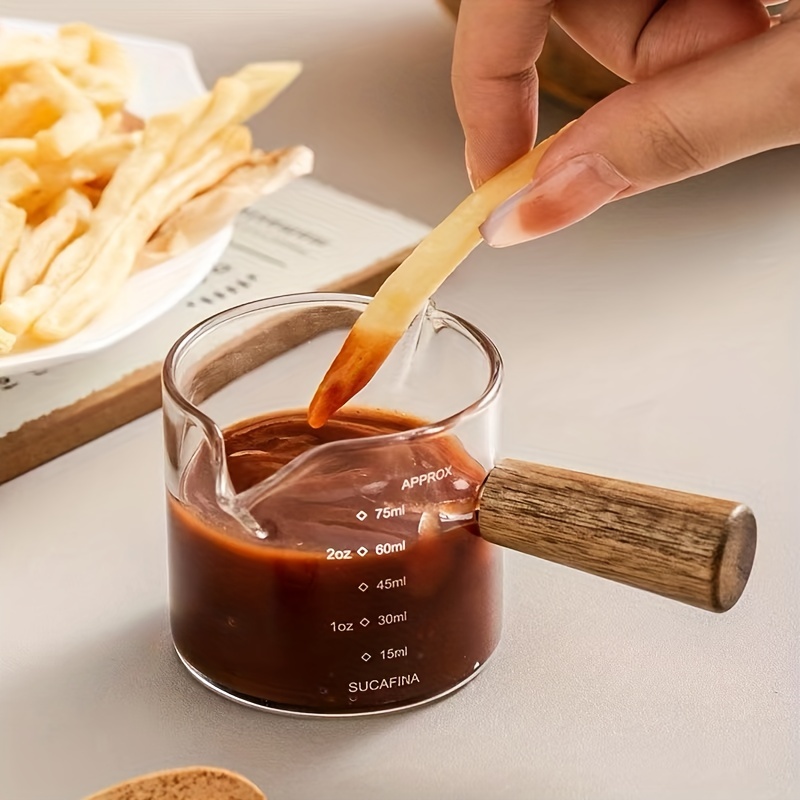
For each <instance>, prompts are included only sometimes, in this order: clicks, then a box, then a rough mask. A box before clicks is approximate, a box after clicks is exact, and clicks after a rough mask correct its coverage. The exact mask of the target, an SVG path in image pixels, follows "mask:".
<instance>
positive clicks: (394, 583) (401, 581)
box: [375, 575, 406, 589]
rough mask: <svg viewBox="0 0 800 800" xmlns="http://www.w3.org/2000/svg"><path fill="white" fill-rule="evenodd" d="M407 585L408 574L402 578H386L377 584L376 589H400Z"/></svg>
mask: <svg viewBox="0 0 800 800" xmlns="http://www.w3.org/2000/svg"><path fill="white" fill-rule="evenodd" d="M405 585H406V576H405V575H403V577H402V578H384V579H383V580H380V581H378V582H377V583H376V584H375V588H376V589H400V588H402V587H403V586H405Z"/></svg>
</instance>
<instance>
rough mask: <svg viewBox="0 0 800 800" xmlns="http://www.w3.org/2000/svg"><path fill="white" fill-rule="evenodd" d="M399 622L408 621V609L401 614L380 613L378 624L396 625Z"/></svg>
mask: <svg viewBox="0 0 800 800" xmlns="http://www.w3.org/2000/svg"><path fill="white" fill-rule="evenodd" d="M398 622H408V613H407V612H406V611H401V612H400V613H399V614H378V625H396V624H397V623H398Z"/></svg>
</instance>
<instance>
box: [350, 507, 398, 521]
mask: <svg viewBox="0 0 800 800" xmlns="http://www.w3.org/2000/svg"><path fill="white" fill-rule="evenodd" d="M360 513H363V512H360ZM405 513H406V507H405V505H402V506H382V507H381V508H376V509H375V519H391V518H392V517H402V516H403V514H405Z"/></svg>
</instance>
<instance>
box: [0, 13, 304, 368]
mask: <svg viewBox="0 0 800 800" xmlns="http://www.w3.org/2000/svg"><path fill="white" fill-rule="evenodd" d="M299 72H300V65H299V64H296V63H294V62H277V63H265V64H250V65H247V66H246V67H244V68H243V69H241V70H240V71H239V72H237V73H236V74H234V75H232V76H230V77H226V78H221V79H220V80H219V81H217V83H216V85H215V86H214V88H213V90H212V91H210V92H208V93H206V94H205V95H203V96H201V97H197V98H194V99H193V100H191V101H189V102H187V103H186V104H184V105H183V106H182V107H180V108H178V109H176V110H174V111H171V112H167V113H164V114H160V115H158V116H155V117H152V118H150V119H148V120H141V119H139V118H138V117H136V116H135V115H133V114H131V113H130V112H129V111H128V110H127V109H126V108H125V103H126V102H127V98H128V96H129V93H130V90H131V87H132V83H133V81H132V70H131V67H130V64H129V63H128V60H127V58H126V57H125V53H124V51H123V50H122V48H121V47H120V46H119V45H118V44H117V43H115V42H114V41H113V40H112V39H111V38H109V37H107V36H105V35H103V34H101V33H99V32H98V31H95V30H94V29H93V28H91V27H90V26H88V25H83V24H80V23H77V24H73V25H65V26H63V27H62V28H61V29H59V31H58V34H57V35H56V36H55V37H54V38H51V39H45V38H42V37H37V36H29V35H23V36H19V35H17V36H13V35H12V37H10V38H9V37H4V36H3V34H2V31H0V355H2V354H3V353H7V352H10V351H11V350H12V348H14V347H15V346H16V345H17V344H18V343H20V342H24V344H25V346H26V347H29V346H32V345H35V344H37V343H41V342H44V341H55V340H59V339H63V338H66V337H68V336H71V335H72V334H74V333H75V332H77V331H78V330H80V329H81V328H82V327H84V326H85V325H86V324H87V323H88V322H90V321H91V320H92V319H93V318H94V317H95V316H96V315H97V314H98V313H100V312H101V311H102V310H103V309H104V308H105V307H106V306H108V305H109V304H110V303H111V302H113V300H114V298H115V296H116V295H117V293H118V292H119V291H120V290H121V288H122V287H123V285H124V283H125V281H126V280H127V278H128V277H129V275H130V273H131V272H132V271H134V269H137V268H139V269H140V268H142V267H144V266H147V265H153V264H157V263H158V262H160V261H164V260H166V259H167V258H171V257H172V256H174V255H176V254H177V253H180V252H182V251H184V250H186V249H188V248H190V247H193V246H195V245H196V244H199V243H200V242H201V241H202V240H203V239H206V238H208V237H210V236H211V235H213V234H214V233H216V232H217V231H219V230H220V229H221V228H222V227H224V226H225V225H227V224H229V223H230V222H231V220H232V219H233V217H234V216H235V215H236V213H237V212H238V211H240V210H241V209H242V208H243V207H244V206H246V205H247V204H248V203H251V202H253V201H254V200H255V199H256V198H257V197H258V196H259V195H261V194H264V193H266V192H268V191H273V190H275V189H276V188H278V187H279V186H281V185H283V184H284V183H286V182H287V181H288V180H290V179H292V178H294V177H297V176H299V175H304V174H306V173H308V172H309V171H310V170H311V166H312V155H311V152H310V151H309V150H307V149H306V148H303V147H292V148H285V149H284V150H280V151H275V152H274V153H262V152H261V151H258V150H253V148H252V141H251V136H250V133H249V131H248V130H247V128H245V127H243V126H242V123H243V122H244V121H245V120H246V119H248V118H249V117H250V116H252V115H253V114H254V113H256V112H258V111H259V110H261V109H262V108H263V107H264V106H265V105H267V104H268V103H269V102H270V101H271V100H272V99H273V98H274V97H276V96H277V95H278V94H279V93H280V92H281V91H282V90H283V89H285V88H286V86H288V85H289V83H291V82H292V81H293V80H294V78H295V77H296V76H297V75H298V74H299ZM0 367H2V361H1V360H0Z"/></svg>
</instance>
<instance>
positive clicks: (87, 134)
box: [25, 61, 103, 160]
mask: <svg viewBox="0 0 800 800" xmlns="http://www.w3.org/2000/svg"><path fill="white" fill-rule="evenodd" d="M25 77H26V78H27V79H28V80H29V81H31V82H32V83H34V84H35V85H36V86H38V87H41V88H42V90H43V91H44V92H45V95H46V97H47V99H48V100H49V101H50V103H51V104H52V105H53V106H55V107H56V108H58V109H59V110H60V111H61V112H62V116H61V117H60V118H59V119H57V120H56V121H55V122H54V123H53V124H52V125H51V126H50V127H49V128H46V129H45V130H40V131H38V132H37V133H36V134H35V135H34V138H35V139H36V143H37V145H38V147H39V152H40V153H41V155H42V158H44V159H50V160H56V159H61V158H68V157H69V156H71V155H72V154H73V153H75V152H76V151H77V150H79V149H80V148H81V147H83V146H84V145H87V144H89V143H90V142H92V141H94V140H95V139H96V138H97V137H98V136H99V135H100V133H101V132H102V129H103V117H102V114H101V113H100V111H99V110H98V109H97V107H96V106H95V105H94V103H93V102H92V101H91V100H90V99H89V98H88V97H86V96H85V95H84V94H82V93H81V91H80V89H78V87H77V86H76V85H75V84H74V83H72V81H70V80H69V79H68V78H67V77H66V76H65V75H63V74H62V73H61V72H60V71H59V70H58V68H57V67H55V66H54V65H53V64H51V63H50V62H48V61H34V62H33V63H32V64H31V65H30V66H29V67H28V68H27V69H26V70H25Z"/></svg>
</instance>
